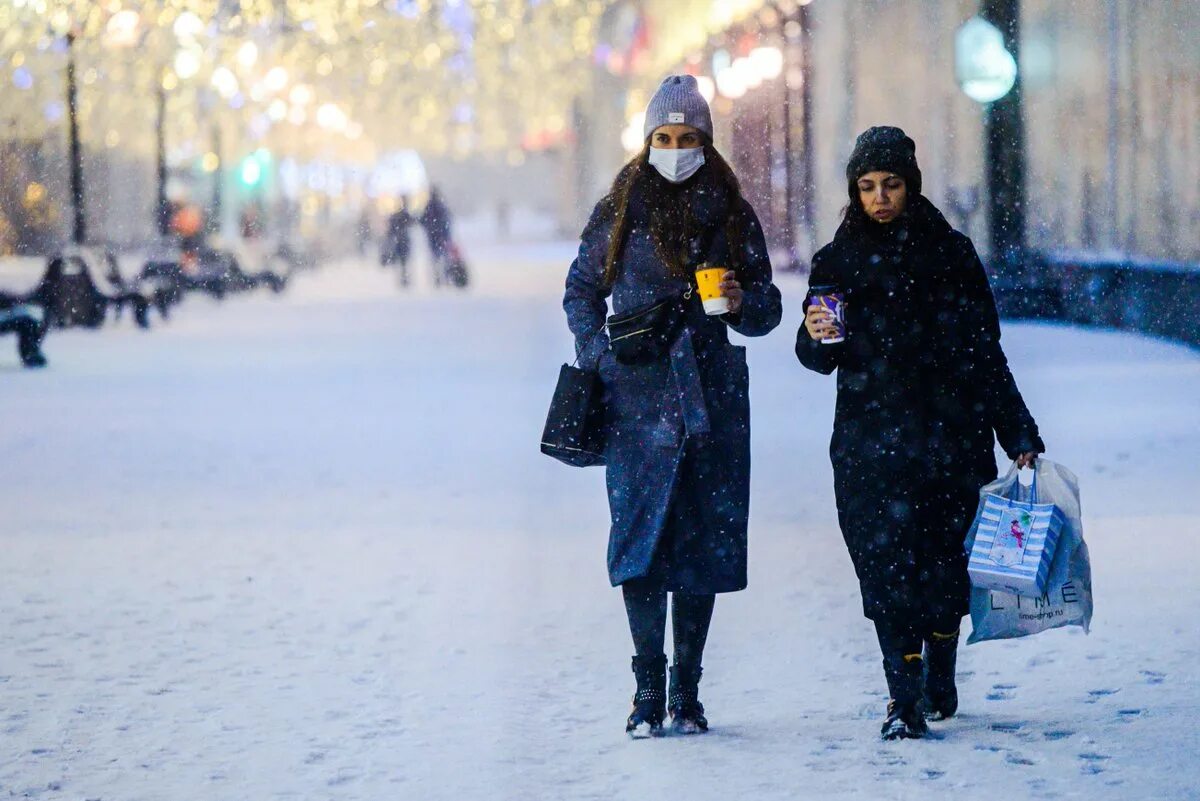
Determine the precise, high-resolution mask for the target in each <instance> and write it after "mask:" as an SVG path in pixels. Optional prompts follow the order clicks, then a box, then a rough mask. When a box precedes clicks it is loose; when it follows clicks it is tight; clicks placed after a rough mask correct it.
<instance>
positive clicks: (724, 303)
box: [696, 264, 729, 314]
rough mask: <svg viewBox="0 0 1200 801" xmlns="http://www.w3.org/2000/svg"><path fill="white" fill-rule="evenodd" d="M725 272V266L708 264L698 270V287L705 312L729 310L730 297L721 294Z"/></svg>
mask: <svg viewBox="0 0 1200 801" xmlns="http://www.w3.org/2000/svg"><path fill="white" fill-rule="evenodd" d="M724 274H725V268H724V267H712V266H710V265H708V264H705V265H702V266H701V267H700V269H699V270H696V288H697V289H699V290H700V300H701V301H702V302H703V304H704V313H705V314H726V313H728V312H729V298H727V297H725V296H724V295H723V294H721V276H722V275H724Z"/></svg>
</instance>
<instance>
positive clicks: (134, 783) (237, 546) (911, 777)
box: [0, 245, 1200, 801]
mask: <svg viewBox="0 0 1200 801" xmlns="http://www.w3.org/2000/svg"><path fill="white" fill-rule="evenodd" d="M470 255H471V256H472V259H473V262H474V266H475V268H476V271H477V276H476V277H477V279H478V280H477V282H476V284H475V285H474V286H473V287H472V288H471V290H470V291H468V292H467V293H465V294H458V293H454V294H451V293H438V292H435V291H434V290H433V289H432V288H430V287H429V286H427V282H422V285H421V286H419V287H417V289H416V290H414V291H412V292H410V293H409V294H403V293H401V292H400V291H399V290H398V288H397V287H396V285H395V283H394V281H393V276H392V275H391V274H389V273H385V272H383V271H381V270H380V269H379V268H377V267H373V266H370V265H365V264H364V265H357V264H339V265H333V266H330V267H328V268H326V269H325V270H323V271H322V272H319V273H316V274H307V275H303V276H301V277H299V278H298V279H297V281H296V283H295V285H294V286H293V287H292V288H291V289H290V290H289V292H288V293H287V294H286V295H284V296H282V297H272V296H268V295H265V294H263V295H256V296H253V297H236V298H233V299H230V300H228V301H227V302H225V303H224V304H222V305H217V304H215V303H213V302H211V301H209V300H207V299H204V298H199V297H195V298H191V299H189V300H188V301H187V302H186V305H185V306H184V307H183V308H181V309H180V310H179V313H178V314H177V316H176V317H175V318H174V319H173V320H172V321H171V322H170V323H169V324H168V325H165V326H162V325H156V326H155V328H154V330H152V331H150V332H142V331H138V330H136V329H134V328H133V327H132V325H131V324H129V323H128V321H126V322H124V323H122V324H121V325H119V326H118V327H116V328H113V329H110V330H105V331H102V332H99V333H94V332H74V331H72V332H62V333H55V334H53V335H52V336H51V338H50V339H49V340H48V341H47V344H46V348H45V350H46V353H47V355H48V357H49V358H50V360H51V367H50V368H49V369H48V370H45V371H41V372H30V371H23V370H21V369H19V368H18V367H17V362H16V355H15V348H14V347H13V345H12V342H11V338H5V339H0V410H2V414H3V417H2V418H0V452H3V453H4V458H3V461H2V462H0V554H2V556H0V797H18V798H38V799H105V801H139V800H140V799H145V800H146V801H175V800H178V801H193V800H194V799H214V800H217V799H230V800H231V801H232V800H235V799H239V800H240V799H254V801H265V800H266V799H305V800H306V801H307V799H351V798H353V799H369V800H371V801H384V800H387V801H391V799H422V800H426V799H568V798H570V799H575V798H595V799H613V798H656V797H679V798H688V799H740V798H754V799H797V798H798V799H808V798H812V799H828V798H855V797H863V798H870V799H881V798H886V799H905V798H926V797H943V798H970V799H973V800H974V801H985V800H987V799H1009V798H1014V797H1015V798H1020V797H1030V798H1088V799H1109V798H1111V799H1140V798H1155V799H1168V798H1169V799H1184V798H1195V797H1197V794H1198V793H1200V767H1198V766H1197V763H1196V761H1195V755H1196V754H1197V753H1200V679H1198V677H1197V676H1198V671H1197V664H1198V662H1200V633H1198V632H1200V627H1198V626H1197V623H1196V615H1197V610H1200V568H1198V567H1197V562H1198V559H1200V548H1198V547H1197V539H1196V537H1197V533H1198V532H1200V491H1198V490H1200V482H1198V481H1197V479H1198V477H1200V468H1198V467H1197V463H1196V459H1197V454H1198V453H1200V425H1198V422H1200V356H1198V355H1197V353H1196V352H1194V351H1189V350H1186V349H1184V348H1181V347H1177V346H1173V345H1170V344H1165V343H1162V342H1157V341H1153V340H1149V339H1145V338H1140V337H1137V336H1132V335H1127V334H1114V333H1103V332H1095V331H1079V330H1073V329H1068V328H1061V327H1053V326H1046V325H1032V324H1013V325H1008V326H1006V334H1005V343H1006V347H1007V351H1008V354H1009V356H1010V359H1011V361H1012V364H1013V367H1014V371H1015V373H1016V376H1017V379H1018V382H1019V383H1020V385H1021V387H1022V388H1023V390H1024V392H1025V395H1026V399H1027V400H1028V402H1029V405H1030V407H1031V408H1032V409H1033V411H1034V413H1035V415H1036V416H1037V418H1038V422H1039V423H1040V425H1041V427H1042V430H1043V432H1044V433H1045V437H1046V440H1047V443H1048V444H1049V447H1050V453H1049V456H1050V457H1051V458H1054V459H1057V460H1058V461H1061V462H1062V463H1064V464H1066V465H1067V466H1069V467H1071V468H1073V469H1074V470H1075V471H1076V472H1077V473H1078V474H1079V475H1080V478H1081V480H1082V486H1083V503H1084V520H1085V529H1086V535H1087V538H1088V540H1089V543H1090V545H1091V548H1092V556H1093V563H1094V565H1093V567H1094V573H1095V588H1096V617H1095V620H1094V623H1093V631H1092V634H1091V635H1090V636H1085V635H1084V634H1083V633H1082V632H1081V631H1079V630H1058V631H1053V632H1049V633H1046V634H1043V635H1040V636H1038V637H1035V638H1032V639H1026V640H1018V641H1007V642H1000V643H996V642H991V643H983V644H980V645H975V646H970V647H964V648H963V650H962V652H961V656H960V668H961V673H960V679H961V681H960V689H961V694H962V714H961V716H960V717H958V718H956V719H954V720H952V721H950V722H947V723H945V724H940V725H938V726H937V729H936V730H937V733H938V736H937V737H936V738H934V739H930V740H927V741H922V742H900V743H894V744H883V743H880V742H879V741H878V722H879V717H880V713H881V711H882V709H883V705H884V700H885V690H884V683H883V677H882V671H881V669H880V666H879V657H878V654H877V650H876V645H875V642H874V636H873V632H872V629H871V627H870V624H869V623H868V622H867V621H866V620H864V619H863V618H862V616H861V612H860V606H859V601H858V595H857V592H858V591H857V586H856V584H855V582H854V580H853V575H852V571H851V567H850V563H849V559H848V557H847V556H846V554H845V549H844V546H843V544H842V540H841V536H840V534H839V533H838V530H837V526H836V521H835V514H834V508H833V497H832V479H831V476H830V468H829V464H828V460H827V457H826V446H827V442H828V435H829V429H830V424H831V419H832V408H833V393H834V389H833V382H832V380H831V379H827V378H823V377H821V376H818V375H815V374H813V373H808V372H805V371H803V370H802V369H801V368H800V367H799V365H798V364H797V363H796V361H795V358H794V356H793V355H792V341H793V340H792V338H793V336H794V333H795V330H796V326H797V324H798V322H799V318H800V315H799V306H798V302H797V301H798V300H799V299H800V297H801V295H802V292H803V283H802V282H801V281H798V280H793V279H788V280H782V281H781V284H782V288H783V290H784V297H785V305H787V306H788V309H787V317H786V319H785V322H784V324H783V325H782V326H781V328H780V329H779V330H778V331H777V332H776V333H774V334H773V335H771V336H769V337H767V338H765V339H761V340H756V341H752V342H750V343H748V344H749V349H750V361H751V375H752V379H751V381H752V403H753V414H754V460H755V461H754V478H753V501H752V515H751V551H750V553H751V566H750V568H751V586H750V589H749V590H748V591H746V592H744V593H738V594H735V595H732V596H724V597H722V598H720V599H719V600H718V603H717V610H716V617H715V621H714V625H713V631H712V635H711V638H710V640H709V643H710V644H709V650H708V654H707V659H706V665H705V667H706V672H705V678H704V682H703V684H702V688H701V689H702V698H703V700H704V702H705V704H706V706H707V707H708V711H709V718H710V720H711V721H712V724H713V728H712V731H711V733H710V734H709V735H708V736H705V737H694V738H665V739H661V740H653V741H639V742H631V741H629V740H627V739H626V738H625V736H624V734H623V723H624V719H625V715H626V714H627V713H628V705H629V695H630V692H631V691H632V676H631V674H630V673H629V654H630V652H631V646H630V643H629V635H628V632H627V630H626V624H625V619H624V612H623V608H622V605H621V600H620V596H619V593H618V592H617V591H615V590H613V589H611V588H610V587H609V586H608V584H607V580H606V575H605V570H604V552H605V537H606V530H607V524H608V518H607V507H606V503H605V500H604V492H603V473H602V471H601V470H582V471H581V470H571V469H568V468H566V467H563V466H561V465H559V464H557V463H556V462H553V461H551V460H550V459H547V458H546V457H544V456H542V455H540V454H539V453H538V449H537V442H538V435H539V434H540V432H541V426H542V423H543V421H544V415H545V410H546V404H547V402H548V400H549V395H550V391H551V389H552V386H553V382H554V378H555V376H556V374H557V370H558V366H559V364H560V363H561V362H562V361H563V360H564V358H565V357H566V356H567V354H568V353H569V351H570V343H569V339H568V336H567V332H566V328H565V324H564V319H563V315H562V312H561V309H560V308H559V292H560V288H561V282H562V277H563V275H564V271H565V268H566V265H567V263H568V262H569V259H570V256H571V248H570V246H566V245H535V246H524V247H516V246H510V247H508V248H482V247H477V248H475V249H473V250H472V252H471V254H470ZM789 302H790V303H789Z"/></svg>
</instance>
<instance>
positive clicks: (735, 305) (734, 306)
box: [721, 270, 746, 314]
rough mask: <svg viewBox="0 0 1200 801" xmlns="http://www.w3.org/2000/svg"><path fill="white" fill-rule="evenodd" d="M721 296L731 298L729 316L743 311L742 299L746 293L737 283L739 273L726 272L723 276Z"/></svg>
mask: <svg viewBox="0 0 1200 801" xmlns="http://www.w3.org/2000/svg"><path fill="white" fill-rule="evenodd" d="M721 294H722V295H724V296H725V297H727V298H729V312H728V314H737V313H738V312H740V311H741V310H742V299H743V298H744V297H745V295H746V293H745V292H743V291H742V285H741V284H739V283H738V281H737V273H735V272H734V271H733V270H726V271H725V272H724V273H722V274H721Z"/></svg>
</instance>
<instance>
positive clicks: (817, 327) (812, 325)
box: [804, 303, 839, 342]
mask: <svg viewBox="0 0 1200 801" xmlns="http://www.w3.org/2000/svg"><path fill="white" fill-rule="evenodd" d="M804 328H805V330H807V331H808V335H809V336H810V337H812V338H813V339H815V340H817V341H818V342H819V341H821V340H822V339H829V338H831V337H834V336H836V335H837V334H838V333H839V332H838V327H837V324H836V323H835V322H834V319H833V312H831V311H829V309H827V308H825V307H824V306H822V305H820V304H819V303H813V304H810V305H809V307H808V312H807V313H806V314H805V315H804Z"/></svg>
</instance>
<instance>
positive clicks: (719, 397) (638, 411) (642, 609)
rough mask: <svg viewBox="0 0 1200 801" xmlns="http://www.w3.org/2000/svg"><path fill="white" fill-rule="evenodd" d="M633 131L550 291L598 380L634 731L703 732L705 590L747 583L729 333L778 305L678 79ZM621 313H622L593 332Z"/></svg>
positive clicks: (767, 322)
mask: <svg viewBox="0 0 1200 801" xmlns="http://www.w3.org/2000/svg"><path fill="white" fill-rule="evenodd" d="M644 134H645V139H646V144H645V146H644V147H643V148H642V151H641V152H640V153H638V154H637V155H636V156H634V158H633V159H632V160H631V161H630V162H629V163H628V164H626V165H625V167H624V168H622V169H621V171H620V172H619V173H618V174H617V177H616V180H615V181H614V182H613V185H612V189H611V190H610V191H609V193H608V194H607V195H605V197H604V198H603V199H602V200H601V201H600V202H599V204H597V206H596V209H595V211H594V212H593V213H592V216H591V220H590V221H589V222H588V224H587V227H586V228H585V229H584V232H583V235H582V242H581V243H580V247H579V256H578V258H576V259H575V261H574V263H573V264H572V265H571V269H570V272H569V274H568V276H567V286H566V294H565V297H564V299H563V307H564V308H565V310H566V312H567V322H568V325H569V326H570V328H571V332H572V333H573V334H574V335H575V347H576V352H577V354H578V356H579V362H580V365H581V366H582V367H585V368H589V369H591V368H594V369H597V370H598V371H599V374H600V378H601V382H602V383H603V385H604V401H605V418H606V430H607V444H606V448H605V454H604V455H605V464H606V466H607V481H608V500H609V510H610V512H611V518H612V521H611V522H612V525H611V528H610V531H609V542H608V572H609V579H610V580H611V582H612V584H613V585H614V586H617V585H620V586H621V589H622V592H623V595H624V600H625V609H626V612H627V616H628V619H629V628H630V633H631V634H632V636H633V645H634V651H635V655H634V657H633V673H634V676H635V679H636V682H637V689H636V692H635V694H634V696H633V712H632V713H631V714H630V716H629V719H628V720H627V722H626V731H627V732H629V733H630V734H631V735H632V736H635V737H637V736H646V735H658V734H661V733H662V732H663V724H664V720H665V717H666V713H667V712H668V711H669V712H670V715H671V729H672V730H673V731H675V732H678V733H685V734H691V733H698V732H703V731H706V730H707V729H708V721H707V720H706V718H705V716H704V707H703V705H702V704H701V703H700V700H699V697H698V692H699V691H698V684H699V681H700V672H701V658H702V655H703V652H704V646H705V642H706V639H707V637H708V628H709V622H710V620H711V619H712V612H713V604H714V601H715V597H716V593H721V592H734V591H737V590H741V589H744V588H745V586H746V529H747V520H748V515H749V485H750V409H749V397H748V391H749V376H748V374H747V370H746V354H745V348H743V347H740V346H734V345H732V344H730V342H729V334H728V332H729V330H730V329H732V330H734V331H736V332H737V333H739V334H742V335H743V336H762V335H763V334H766V333H767V332H768V331H770V330H771V329H773V328H774V327H775V326H776V325H778V324H779V318H780V315H781V303H780V295H779V290H778V289H776V288H775V286H774V285H773V284H772V283H771V265H770V263H769V261H768V260H767V248H766V243H765V241H764V239H763V233H762V228H761V227H760V225H759V222H758V218H757V217H756V216H755V214H754V210H753V209H751V207H750V204H749V203H747V202H746V200H745V199H744V198H743V197H742V194H741V191H740V189H739V187H738V181H737V178H736V177H735V176H734V174H733V170H731V169H730V167H729V165H728V164H726V162H725V160H724V159H723V158H722V157H721V155H720V154H719V153H718V152H717V150H716V148H715V147H713V142H712V136H713V127H712V117H711V115H710V113H709V109H708V103H707V102H705V100H704V98H703V97H702V96H701V94H700V90H699V87H698V86H697V84H696V79H695V78H693V77H692V76H690V75H673V76H670V77H669V78H667V79H666V80H664V81H663V83H662V85H661V86H660V87H659V89H658V92H657V93H656V94H655V95H654V98H653V99H652V100H651V101H650V105H649V107H648V108H647V109H646V125H645V130H644ZM701 267H705V268H708V269H713V268H720V270H721V275H720V287H721V291H722V293H723V295H724V296H725V298H726V302H727V305H725V306H724V308H721V309H718V308H716V306H721V305H722V304H720V302H719V301H718V302H716V303H715V304H714V303H711V302H710V310H709V311H708V312H707V313H706V310H705V306H703V305H702V304H701V300H700V297H699V295H698V293H697V291H696V290H697V286H696V283H695V282H696V277H695V271H696V270H697V268H701ZM608 302H611V303H612V307H613V312H614V317H613V318H609V319H608V322H609V323H612V326H611V329H610V328H609V326H607V325H606V314H607V312H608ZM621 319H627V320H631V321H632V322H633V323H634V324H631V325H629V326H628V331H629V333H628V336H624V335H622V336H617V335H616V334H614V335H613V336H612V338H611V341H610V333H612V331H615V330H617V329H618V325H617V323H618V322H619V320H621ZM643 321H651V322H643ZM634 343H638V344H637V347H636V348H631V345H632V344H634ZM668 593H670V594H672V595H673V598H672V599H671V610H672V629H673V635H674V646H675V652H674V659H673V660H672V661H673V664H672V666H671V669H670V677H671V681H670V691H669V693H668V692H667V686H666V685H667V678H666V677H667V669H666V668H667V665H666V657H665V655H664V641H665V636H666V620H667V606H668V603H667V601H668Z"/></svg>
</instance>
